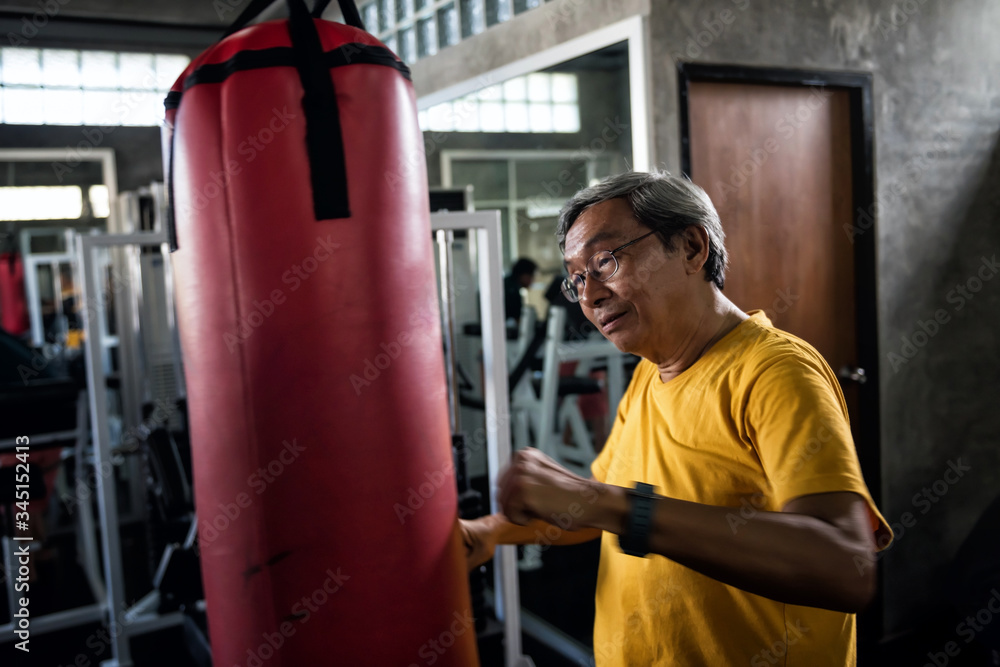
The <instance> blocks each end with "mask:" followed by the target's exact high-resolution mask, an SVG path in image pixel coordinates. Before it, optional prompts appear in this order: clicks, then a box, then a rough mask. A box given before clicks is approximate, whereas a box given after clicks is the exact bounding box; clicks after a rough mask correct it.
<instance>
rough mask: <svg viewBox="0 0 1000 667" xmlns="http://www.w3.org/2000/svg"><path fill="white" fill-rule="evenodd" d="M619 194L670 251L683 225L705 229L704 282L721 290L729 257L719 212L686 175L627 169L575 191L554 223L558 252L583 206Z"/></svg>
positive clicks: (637, 218) (561, 248)
mask: <svg viewBox="0 0 1000 667" xmlns="http://www.w3.org/2000/svg"><path fill="white" fill-rule="evenodd" d="M618 198H622V199H625V200H626V201H627V202H628V204H629V206H630V207H631V208H632V214H633V215H634V216H635V219H636V221H637V222H638V223H639V224H641V225H644V226H646V227H649V228H650V229H655V230H657V234H656V235H657V237H659V239H660V241H661V242H662V243H663V245H664V247H666V249H667V250H669V251H673V250H674V249H675V247H674V241H673V239H674V237H675V236H677V234H679V233H681V232H683V231H684V230H685V229H687V228H688V227H692V226H698V227H701V228H702V229H704V230H705V231H706V232H707V233H708V260H707V261H706V262H705V280H708V281H710V282H713V283H715V284H716V285H717V286H718V288H719V289H722V287H723V285H725V282H726V266H727V265H728V262H729V258H728V255H727V254H726V244H725V240H726V235H725V233H724V232H723V231H722V222H721V221H720V220H719V214H718V212H717V211H716V210H715V206H714V205H713V204H712V200H711V199H709V197H708V193H706V192H705V191H704V190H703V189H701V188H700V187H698V186H697V185H695V184H694V183H692V182H691V181H690V180H688V179H687V178H680V177H677V176H674V175H672V174H671V173H670V172H667V171H652V172H650V173H645V172H641V171H629V172H626V173H624V174H618V175H615V176H610V177H608V178H606V179H604V180H603V181H601V182H600V183H598V184H596V185H592V186H591V187H589V188H584V189H583V190H580V191H579V192H577V193H576V194H575V195H573V198H572V199H570V200H569V201H568V202H566V205H565V206H563V209H562V211H560V213H559V224H558V226H557V227H556V237H557V238H558V240H559V250H561V251H565V250H566V233H567V232H569V228H570V227H572V226H573V223H574V222H576V219H577V218H579V217H580V215H581V214H582V213H583V212H584V211H585V210H587V209H588V208H590V207H591V206H594V205H595V204H600V203H602V202H606V201H608V200H611V199H618Z"/></svg>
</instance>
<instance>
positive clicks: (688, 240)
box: [677, 225, 709, 274]
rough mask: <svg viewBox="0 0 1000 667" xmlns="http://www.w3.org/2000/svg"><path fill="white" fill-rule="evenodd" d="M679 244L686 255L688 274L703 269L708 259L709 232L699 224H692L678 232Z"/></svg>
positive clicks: (685, 261)
mask: <svg viewBox="0 0 1000 667" xmlns="http://www.w3.org/2000/svg"><path fill="white" fill-rule="evenodd" d="M677 241H678V245H679V249H680V251H681V252H682V253H683V256H684V265H685V268H686V269H687V272H688V274H695V273H698V272H699V271H701V269H702V267H704V266H705V262H707V261H708V250H709V241H708V232H706V231H705V228H704V227H701V226H699V225H690V226H688V227H686V228H685V229H684V231H683V232H681V233H680V234H678V239H677Z"/></svg>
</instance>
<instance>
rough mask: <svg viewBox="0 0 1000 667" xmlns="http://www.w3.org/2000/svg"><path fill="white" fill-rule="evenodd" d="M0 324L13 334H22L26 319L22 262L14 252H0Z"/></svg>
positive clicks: (27, 326)
mask: <svg viewBox="0 0 1000 667" xmlns="http://www.w3.org/2000/svg"><path fill="white" fill-rule="evenodd" d="M0 326H2V327H3V329H4V331H6V332H7V333H9V334H11V335H13V336H20V335H22V334H24V333H25V332H26V331H27V330H28V328H29V327H30V326H31V324H30V322H29V321H28V299H27V296H26V295H25V292H24V263H23V262H22V260H21V256H20V255H19V254H16V253H11V252H5V253H3V254H0Z"/></svg>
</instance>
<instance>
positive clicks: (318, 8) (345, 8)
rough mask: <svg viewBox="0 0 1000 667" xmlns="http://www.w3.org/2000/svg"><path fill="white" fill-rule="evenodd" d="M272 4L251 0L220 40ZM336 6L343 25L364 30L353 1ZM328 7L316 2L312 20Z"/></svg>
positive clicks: (267, 0) (325, 0)
mask: <svg viewBox="0 0 1000 667" xmlns="http://www.w3.org/2000/svg"><path fill="white" fill-rule="evenodd" d="M274 3H275V0H251V1H250V4H249V5H247V6H246V9H244V10H243V11H242V12H240V15H239V16H237V17H236V20H235V21H233V23H232V25H230V26H229V28H228V29H227V30H226V32H225V34H223V35H222V39H225V38H226V37H229V36H230V35H231V34H233V33H234V32H236V31H237V30H242V29H243V28H245V27H247V26H248V25H249V24H250V22H251V21H253V20H254V19H255V18H257V17H258V16H260V15H261V13H262V12H263V11H264V10H265V9H267V8H268V7H270V6H271V5H273V4H274ZM337 4H338V5H340V13H341V14H343V15H344V23H346V24H347V25H349V26H352V27H354V28H359V29H361V30H364V29H365V24H364V22H363V21H362V20H361V14H360V13H359V12H358V7H357V5H356V4H354V0H337ZM329 5H330V0H317V1H316V4H315V6H314V7H313V11H312V16H313V18H317V19H318V18H321V17H322V16H323V12H324V11H326V8H327V7H328V6H329ZM289 11H291V6H289Z"/></svg>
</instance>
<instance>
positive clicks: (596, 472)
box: [590, 360, 652, 484]
mask: <svg viewBox="0 0 1000 667" xmlns="http://www.w3.org/2000/svg"><path fill="white" fill-rule="evenodd" d="M647 366H652V364H650V363H649V362H648V361H646V360H642V361H640V362H639V365H638V366H636V368H635V372H634V373H633V374H632V380H631V381H630V382H629V384H628V389H627V390H626V391H625V395H624V396H622V400H621V401H619V402H618V412H617V413H616V415H615V423H614V424H613V425H612V426H611V433H610V434H609V435H608V439H607V440H606V441H605V442H604V447H603V448H602V449H601V451H600V453H599V454H598V455H597V458H596V459H594V462H593V463H591V464H590V472H591V474H592V475H593V476H594V479H596V480H597V481H598V482H601V483H602V484H603V483H604V482H605V480H607V478H608V470H610V469H611V461H612V460H613V458H614V455H615V447H616V446H617V444H618V441H619V440H620V439H621V437H622V430H623V429H624V426H625V416H626V415H627V414H628V411H629V407H630V406H631V405H632V402H633V400H635V394H636V393H637V392H638V391H639V387H640V385H641V386H645V384H646V383H647V382H648V374H649V372H650V369H649V368H647Z"/></svg>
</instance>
